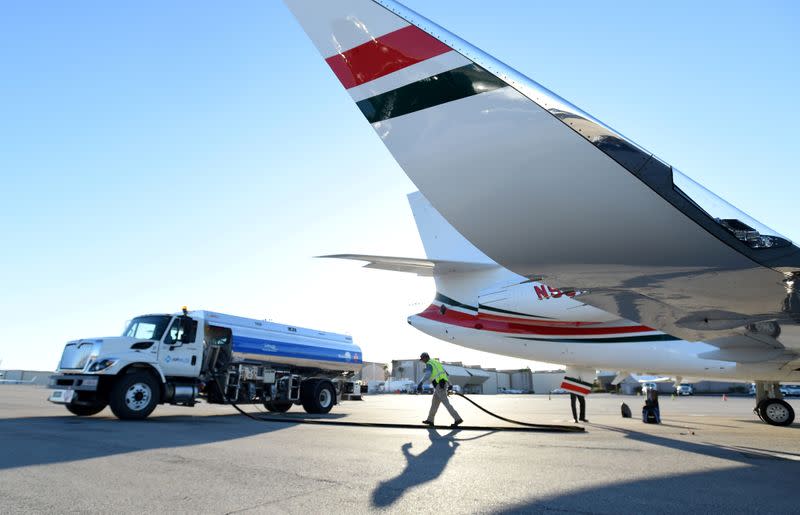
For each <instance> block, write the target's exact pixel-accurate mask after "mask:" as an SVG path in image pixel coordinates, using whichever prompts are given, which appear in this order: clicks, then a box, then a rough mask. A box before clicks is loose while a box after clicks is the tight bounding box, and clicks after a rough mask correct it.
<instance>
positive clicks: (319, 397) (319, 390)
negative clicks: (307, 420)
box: [300, 379, 336, 413]
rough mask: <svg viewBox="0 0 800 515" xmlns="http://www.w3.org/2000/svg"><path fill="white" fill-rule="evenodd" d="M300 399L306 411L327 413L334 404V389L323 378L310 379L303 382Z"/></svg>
mask: <svg viewBox="0 0 800 515" xmlns="http://www.w3.org/2000/svg"><path fill="white" fill-rule="evenodd" d="M300 400H301V401H302V403H303V409H305V410H306V413H328V412H329V411H330V410H331V408H333V405H334V404H336V390H335V389H334V388H333V384H332V383H331V382H330V381H327V380H325V379H310V380H308V381H306V382H305V383H303V388H302V390H301V392H300Z"/></svg>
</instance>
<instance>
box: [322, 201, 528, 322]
mask: <svg viewBox="0 0 800 515" xmlns="http://www.w3.org/2000/svg"><path fill="white" fill-rule="evenodd" d="M408 201H409V204H410V205H411V211H412V213H413V214H414V220H415V222H416V224H417V230H418V232H419V235H420V238H421V240H422V246H423V247H424V248H425V258H408V257H396V256H375V255H367V254H333V255H328V256H320V257H325V258H335V259H352V260H356V261H367V264H366V265H364V268H375V269H379V270H390V271H393V272H408V273H415V274H417V275H420V276H425V277H433V279H434V281H435V282H436V291H437V301H439V302H446V303H448V304H464V305H466V306H468V307H469V306H473V309H474V310H477V307H475V306H477V305H478V296H479V295H480V291H481V287H482V286H484V285H486V284H492V283H493V282H497V281H500V280H505V279H507V278H508V277H509V276H514V277H516V274H513V272H509V271H508V270H506V269H504V268H503V267H501V266H500V265H498V264H497V263H495V262H494V261H492V260H491V258H489V257H488V256H487V255H486V254H484V253H483V252H481V251H480V250H478V248H477V247H475V246H474V245H473V244H472V243H470V242H469V241H468V240H467V239H466V238H464V236H462V235H461V234H460V233H459V232H458V231H457V230H456V229H455V228H454V227H453V226H452V225H450V224H449V223H448V222H447V220H445V219H444V217H443V216H442V215H441V214H439V212H438V211H437V210H436V209H435V208H434V207H433V206H432V205H431V204H430V202H428V200H427V199H426V198H425V197H424V196H423V195H422V194H421V193H420V192H414V193H411V194H409V195H408ZM454 299H458V300H454Z"/></svg>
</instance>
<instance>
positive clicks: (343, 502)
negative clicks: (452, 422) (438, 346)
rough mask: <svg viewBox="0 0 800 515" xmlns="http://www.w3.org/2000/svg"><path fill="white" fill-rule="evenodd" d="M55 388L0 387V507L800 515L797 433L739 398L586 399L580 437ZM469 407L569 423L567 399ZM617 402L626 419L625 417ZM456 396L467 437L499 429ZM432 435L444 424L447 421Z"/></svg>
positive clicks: (398, 413) (406, 400)
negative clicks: (84, 405) (77, 400)
mask: <svg viewBox="0 0 800 515" xmlns="http://www.w3.org/2000/svg"><path fill="white" fill-rule="evenodd" d="M47 394H48V390H46V389H43V388H40V387H35V386H12V385H3V386H0V512H2V513H31V512H47V513H51V512H59V513H61V512H90V513H109V512H120V513H133V512H139V513H141V512H155V513H188V512H191V513H274V512H286V513H323V512H324V513H364V512H380V511H387V512H398V513H404V512H409V513H411V512H413V513H437V514H441V513H448V514H449V513H494V512H499V513H508V512H511V513H536V512H551V511H552V512H566V513H609V514H611V513H613V514H619V513H641V512H649V513H676V512H682V513H720V512H725V513H753V512H759V513H789V512H797V511H798V506H797V504H798V497H797V489H798V484H800V431H798V430H800V424H798V423H795V424H794V425H793V426H791V427H788V428H778V427H771V426H767V425H765V424H763V423H761V422H760V421H758V419H757V418H755V416H754V415H753V414H752V407H753V406H752V405H753V399H752V398H747V397H742V398H738V397H731V398H728V400H722V397H721V396H714V397H688V398H678V399H675V400H671V399H670V398H669V397H666V398H665V397H663V396H662V398H661V411H662V422H663V423H662V424H661V425H658V426H656V425H648V424H643V423H642V422H641V420H640V418H636V415H637V412H639V410H640V407H641V405H642V398H641V397H628V396H616V395H608V394H601V395H593V396H592V397H591V398H590V399H589V401H588V403H587V404H588V406H587V407H588V413H587V416H588V418H589V421H590V422H589V423H588V424H585V427H586V432H585V433H561V434H558V433H504V432H490V431H464V430H452V431H451V430H444V429H442V430H426V429H386V428H360V427H331V426H314V425H299V424H295V423H291V422H290V423H265V422H257V421H254V420H251V419H248V418H246V417H243V416H242V415H240V414H238V413H236V412H235V411H234V410H233V409H232V408H230V407H227V406H214V405H205V404H200V405H198V406H195V407H194V408H184V407H173V406H159V407H158V408H157V409H156V411H155V412H154V413H153V415H152V416H151V417H150V419H148V420H146V421H143V422H126V421H120V420H117V419H115V418H114V417H113V415H112V414H111V412H110V411H109V410H104V411H103V412H101V413H100V414H99V415H96V416H93V417H89V418H79V417H75V416H73V415H70V414H69V413H67V411H66V410H65V409H64V408H63V407H62V406H57V405H53V404H50V403H48V402H47V401H46V397H47ZM430 399H431V398H430V396H410V395H381V396H368V397H365V400H364V401H361V402H355V401H354V402H347V403H344V404H342V405H340V406H337V407H335V408H334V411H333V412H332V413H331V415H329V416H326V417H325V418H330V419H331V420H342V421H344V420H347V421H365V422H399V423H418V422H419V421H421V420H422V419H423V418H424V417H425V415H426V414H427V411H428V407H429V403H430ZM473 399H475V400H476V401H477V402H479V403H480V404H482V405H484V406H486V407H487V408H488V409H490V410H492V411H496V412H497V413H499V414H502V415H504V416H506V417H510V418H515V419H520V420H524V421H528V422H533V423H544V424H572V421H571V416H570V412H569V399H568V396H555V395H554V396H552V398H548V396H541V395H499V396H474V397H473ZM623 401H624V402H626V403H628V404H629V405H630V407H631V408H632V409H633V412H634V418H633V419H623V418H621V417H620V414H619V407H620V403H621V402H623ZM452 402H453V405H454V406H455V407H456V409H458V410H459V412H460V413H461V415H462V417H463V418H464V419H465V421H466V423H469V424H470V425H503V424H504V423H503V422H500V421H497V420H494V419H491V418H489V417H488V416H487V415H485V414H483V413H481V412H480V411H478V410H477V409H476V408H474V407H472V406H470V405H469V404H468V403H467V402H466V401H464V400H463V399H459V398H454V399H453V400H452ZM790 402H791V403H792V405H793V406H794V408H795V410H797V411H798V414H800V402H798V401H790ZM250 410H251V411H253V413H256V414H258V413H259V412H258V410H257V409H256V408H254V407H251V408H250ZM262 411H263V409H262ZM304 416H305V414H304V413H303V412H302V410H301V409H300V408H297V407H295V408H293V409H292V411H290V412H289V413H288V414H287V418H288V419H291V418H292V417H304ZM437 423H449V420H448V415H447V412H446V411H445V410H441V411H440V413H439V415H438V417H437Z"/></svg>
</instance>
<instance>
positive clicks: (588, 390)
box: [561, 382, 592, 395]
mask: <svg viewBox="0 0 800 515" xmlns="http://www.w3.org/2000/svg"><path fill="white" fill-rule="evenodd" d="M561 388H563V389H565V390H568V391H571V392H575V393H580V394H584V395H588V394H590V393H591V392H592V390H591V388H581V387H579V386H575V385H574V384H571V383H566V382H564V383H561Z"/></svg>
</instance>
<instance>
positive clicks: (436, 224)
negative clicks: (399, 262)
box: [408, 191, 497, 266]
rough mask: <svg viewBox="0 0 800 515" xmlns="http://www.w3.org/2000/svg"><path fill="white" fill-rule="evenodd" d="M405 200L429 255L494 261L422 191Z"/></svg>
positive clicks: (490, 264) (429, 256) (431, 257)
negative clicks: (460, 230) (443, 214)
mask: <svg viewBox="0 0 800 515" xmlns="http://www.w3.org/2000/svg"><path fill="white" fill-rule="evenodd" d="M408 203H409V204H410V205H411V212H412V213H413V214H414V221H415V222H416V224H417V231H418V232H419V237H420V239H421V240H422V246H423V247H424V248H425V256H426V257H427V258H428V259H431V260H448V261H459V262H468V263H474V264H476V265H480V264H483V265H487V266H496V265H497V264H496V263H495V262H494V261H492V259H491V258H489V256H487V255H486V254H484V253H483V252H481V251H480V250H478V248H477V247H476V246H475V245H473V244H472V243H470V242H469V241H468V240H467V239H466V238H464V236H462V235H461V233H459V232H458V231H457V230H456V229H455V228H454V227H453V226H452V225H450V223H449V222H448V221H447V220H445V219H444V217H443V216H442V215H441V214H440V213H439V212H438V211H437V210H436V208H434V207H433V206H432V205H431V203H430V202H428V200H427V199H426V198H425V197H424V196H423V195H422V193H420V192H419V191H415V192H414V193H410V194H409V195H408Z"/></svg>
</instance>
